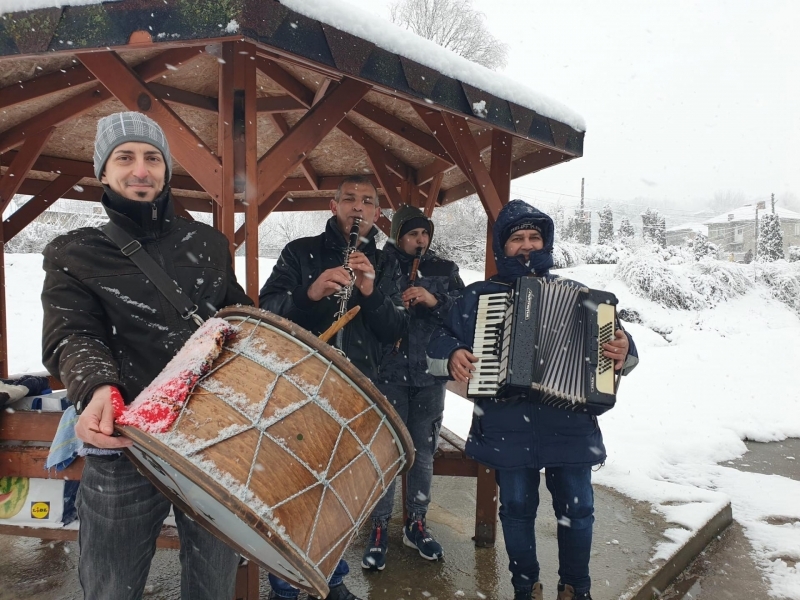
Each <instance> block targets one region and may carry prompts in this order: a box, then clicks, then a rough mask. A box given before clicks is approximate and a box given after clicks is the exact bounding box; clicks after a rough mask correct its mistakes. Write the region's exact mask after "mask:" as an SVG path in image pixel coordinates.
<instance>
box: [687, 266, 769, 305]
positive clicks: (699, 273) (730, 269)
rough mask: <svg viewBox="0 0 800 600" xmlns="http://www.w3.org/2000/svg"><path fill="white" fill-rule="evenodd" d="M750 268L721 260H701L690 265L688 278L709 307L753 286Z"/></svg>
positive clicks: (734, 296)
mask: <svg viewBox="0 0 800 600" xmlns="http://www.w3.org/2000/svg"><path fill="white" fill-rule="evenodd" d="M751 271H752V269H748V268H747V267H745V266H744V265H740V264H738V263H732V262H727V261H721V260H703V261H701V262H699V263H695V264H693V265H692V266H691V272H690V273H689V280H690V281H691V282H692V286H693V288H694V290H695V292H697V293H698V294H699V295H700V296H702V297H703V300H705V302H706V304H707V305H708V306H709V307H712V306H715V305H716V304H718V303H719V302H724V301H725V300H729V299H731V298H736V297H737V296H742V295H744V294H745V293H746V292H747V291H748V290H750V289H751V288H752V287H753V280H752V273H751Z"/></svg>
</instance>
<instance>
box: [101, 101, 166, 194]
mask: <svg viewBox="0 0 800 600" xmlns="http://www.w3.org/2000/svg"><path fill="white" fill-rule="evenodd" d="M127 142H144V143H145V144H150V145H151V146H155V147H156V148H158V150H159V151H160V152H161V155H162V156H163V157H164V163H165V164H166V165H167V172H166V175H165V177H164V183H169V179H170V177H171V176H172V156H171V155H170V153H169V144H168V143H167V138H166V136H165V135H164V132H163V131H162V129H161V127H160V126H159V125H158V123H156V122H155V121H153V119H151V118H150V117H148V116H147V115H143V114H142V113H138V112H120V113H114V114H113V115H108V116H107V117H103V118H102V119H100V121H98V123H97V137H95V140H94V174H95V177H97V179H98V180H99V179H100V177H102V175H103V169H105V166H106V161H107V160H108V157H109V156H110V155H111V153H112V152H113V151H114V148H116V147H117V146H119V145H120V144H125V143H127Z"/></svg>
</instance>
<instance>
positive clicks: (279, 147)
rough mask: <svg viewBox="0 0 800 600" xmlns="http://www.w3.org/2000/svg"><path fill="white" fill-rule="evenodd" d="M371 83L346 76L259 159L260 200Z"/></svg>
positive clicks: (364, 92) (356, 102) (348, 109)
mask: <svg viewBox="0 0 800 600" xmlns="http://www.w3.org/2000/svg"><path fill="white" fill-rule="evenodd" d="M370 89H371V88H370V86H369V85H368V84H366V83H363V82H361V81H358V80H356V79H350V78H345V79H344V80H343V81H342V83H341V84H339V86H337V88H336V89H335V90H333V91H332V92H331V93H330V94H329V95H328V96H326V97H325V99H323V100H322V101H321V102H320V103H319V104H317V105H316V106H314V107H313V108H311V110H309V111H308V112H307V113H306V114H305V115H304V116H303V118H302V119H300V120H299V121H298V122H297V123H296V124H295V126H294V127H292V129H291V131H290V132H289V133H288V134H287V135H285V136H284V137H282V138H281V139H280V140H278V142H277V143H275V145H274V146H272V148H270V149H269V150H268V151H267V153H266V154H265V155H264V156H263V157H262V158H261V159H260V160H259V161H258V169H259V173H258V195H259V203H261V202H262V201H264V200H265V199H266V198H267V197H269V196H270V195H271V194H272V193H273V192H274V191H275V190H277V189H278V188H279V187H280V185H281V183H282V182H283V180H284V179H286V177H287V176H288V175H289V173H291V172H292V171H293V170H294V169H295V168H296V167H297V166H298V165H299V164H300V163H301V162H302V161H303V159H304V158H305V157H306V155H307V154H308V153H309V152H310V151H311V150H312V149H313V148H315V147H316V146H317V145H318V144H319V143H320V142H321V141H322V140H323V138H325V136H326V135H328V133H330V131H331V130H332V129H333V128H334V127H336V125H337V124H338V123H339V122H340V121H341V120H342V119H344V117H345V115H346V114H347V113H348V112H349V111H350V110H351V109H352V108H353V106H355V105H356V104H358V102H359V101H360V100H361V99H362V98H363V97H364V96H365V95H366V94H367V92H369V90H370Z"/></svg>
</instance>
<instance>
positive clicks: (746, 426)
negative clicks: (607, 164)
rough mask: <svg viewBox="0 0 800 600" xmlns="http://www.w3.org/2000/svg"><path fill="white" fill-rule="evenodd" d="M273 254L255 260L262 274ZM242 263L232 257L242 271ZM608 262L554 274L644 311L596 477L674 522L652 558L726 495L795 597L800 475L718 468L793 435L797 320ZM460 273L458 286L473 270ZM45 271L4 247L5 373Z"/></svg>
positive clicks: (462, 416)
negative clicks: (646, 290) (660, 287)
mask: <svg viewBox="0 0 800 600" xmlns="http://www.w3.org/2000/svg"><path fill="white" fill-rule="evenodd" d="M274 262H275V261H274V260H268V259H261V262H260V270H261V280H262V281H263V280H264V279H265V278H266V277H267V276H268V274H269V273H270V271H271V269H272V266H273V265H274ZM243 266H244V265H243V262H242V261H241V260H240V259H237V270H239V272H240V273H243ZM615 270H616V266H615V265H582V266H579V267H575V268H571V269H564V270H562V271H560V274H562V275H563V276H567V277H570V278H573V279H576V280H578V281H581V282H583V283H584V284H586V285H589V286H591V287H594V288H598V289H607V290H609V291H612V292H614V293H615V294H616V295H617V297H618V298H619V299H620V305H621V306H622V307H625V308H627V309H629V310H635V311H637V312H638V313H639V315H640V316H641V319H642V324H639V325H636V324H629V325H626V327H627V329H628V330H629V331H630V332H631V334H632V335H633V337H634V339H635V341H636V344H637V347H638V349H639V355H640V357H641V363H640V365H639V366H638V367H637V369H635V370H634V371H633V373H632V374H631V375H630V376H629V377H627V378H626V379H625V380H623V382H622V385H621V386H620V391H619V395H618V400H617V406H616V407H615V408H614V410H612V411H610V412H609V413H607V414H606V415H603V416H602V417H600V421H601V425H602V428H603V432H604V437H605V442H606V446H607V449H608V454H609V459H608V461H607V463H606V465H605V467H603V468H602V469H600V470H599V471H597V472H596V473H595V475H594V480H595V481H596V482H597V483H599V484H602V485H606V486H609V487H612V488H614V489H616V490H618V491H620V492H622V493H624V494H626V495H628V496H629V497H631V498H634V499H636V500H641V501H647V502H650V503H651V504H652V505H653V508H654V510H656V511H658V512H659V513H661V514H663V515H664V517H665V518H666V519H667V520H668V521H669V522H670V523H671V524H672V525H673V527H672V528H671V529H669V530H668V531H667V532H666V536H667V538H668V539H665V541H664V542H663V543H661V544H660V545H659V546H658V547H657V548H656V549H655V550H654V556H653V558H654V559H656V558H666V557H668V556H669V555H670V554H671V553H672V552H674V551H675V550H676V549H677V548H678V547H679V545H680V544H681V543H682V542H683V541H684V540H685V539H686V538H687V537H688V536H690V535H691V532H692V531H694V530H696V529H697V528H699V527H700V526H702V525H703V524H704V523H705V522H706V521H707V520H708V518H709V517H710V516H711V515H712V514H714V513H715V512H716V511H717V510H718V509H719V508H720V507H721V506H722V505H724V503H725V502H727V501H728V500H730V502H731V503H732V505H733V514H734V518H735V519H736V520H737V521H738V522H739V523H741V525H742V526H743V528H744V531H745V534H746V535H747V537H748V539H749V540H750V542H751V544H752V546H753V549H754V558H755V560H756V562H757V564H758V565H759V567H760V568H761V570H762V572H763V574H764V575H765V577H766V578H767V580H768V581H769V585H770V593H771V594H772V595H774V596H777V597H782V598H791V599H797V600H800V570H799V569H798V567H797V566H796V565H791V566H790V565H789V564H787V563H786V562H784V561H783V560H781V559H780V558H779V557H789V558H793V559H794V560H796V561H800V482H798V481H792V480H789V479H787V478H784V477H780V476H775V475H772V476H769V475H760V474H756V473H746V472H740V471H737V470H735V469H732V468H730V467H727V466H725V462H726V461H729V460H731V459H733V458H736V457H738V456H741V455H742V454H743V453H744V452H745V451H746V447H745V445H744V443H743V441H742V440H743V439H749V440H756V441H776V440H782V439H785V438H786V437H800V375H799V374H798V371H797V370H796V369H798V366H800V343H799V342H798V340H800V319H799V318H798V317H797V315H795V314H794V313H792V312H791V311H790V310H789V309H788V308H786V306H785V305H784V304H781V303H780V302H778V301H776V300H774V299H773V298H772V297H771V296H770V294H769V292H768V290H767V289H766V288H765V287H762V286H760V285H757V286H755V287H753V288H752V289H751V290H750V291H748V292H747V293H746V294H745V295H743V296H741V297H738V298H736V299H733V300H728V301H727V302H721V303H720V304H718V305H717V306H716V307H715V308H713V309H703V310H696V311H683V310H675V309H665V308H663V307H661V306H659V305H657V304H655V303H653V302H650V301H648V300H644V299H642V298H639V297H637V296H634V295H633V294H632V293H631V291H630V290H629V289H628V288H627V287H626V285H625V284H624V283H623V282H622V281H620V280H619V279H615V277H614V273H615ZM462 275H463V277H464V280H465V282H466V283H471V282H472V281H476V280H479V279H481V278H482V274H481V273H478V272H475V271H464V272H462ZM42 279H43V272H42V270H41V257H40V256H39V255H7V256H6V286H7V288H6V289H7V294H8V315H9V318H8V330H9V331H8V335H9V348H10V368H11V371H12V372H16V373H20V372H24V371H39V370H42V365H41V359H40V334H41V331H40V330H41V304H40V301H39V294H40V291H41V285H42ZM655 330H657V331H659V332H660V333H657V332H656V331H655ZM471 412H472V405H471V403H469V402H468V401H466V400H463V399H461V398H459V397H458V396H455V395H454V394H448V398H447V406H446V410H445V419H444V423H445V426H446V427H448V428H450V429H451V430H453V431H455V432H456V433H458V434H459V435H461V436H462V437H466V435H467V432H468V430H469V422H470V418H471ZM787 460H800V457H791V458H787ZM770 517H780V519H777V520H775V521H772V522H777V523H784V524H779V525H774V524H771V523H770V522H768V519H769V518H770Z"/></svg>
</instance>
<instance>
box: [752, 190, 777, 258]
mask: <svg viewBox="0 0 800 600" xmlns="http://www.w3.org/2000/svg"><path fill="white" fill-rule="evenodd" d="M772 197H773V199H774V198H775V194H773V195H772ZM759 208H760V209H761V210H764V209H765V208H766V206H765V205H764V201H763V200H762V201H760V202H756V230H755V250H753V262H755V260H756V259H757V258H758V209H759ZM772 211H773V214H774V212H775V204H773V205H772Z"/></svg>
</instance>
